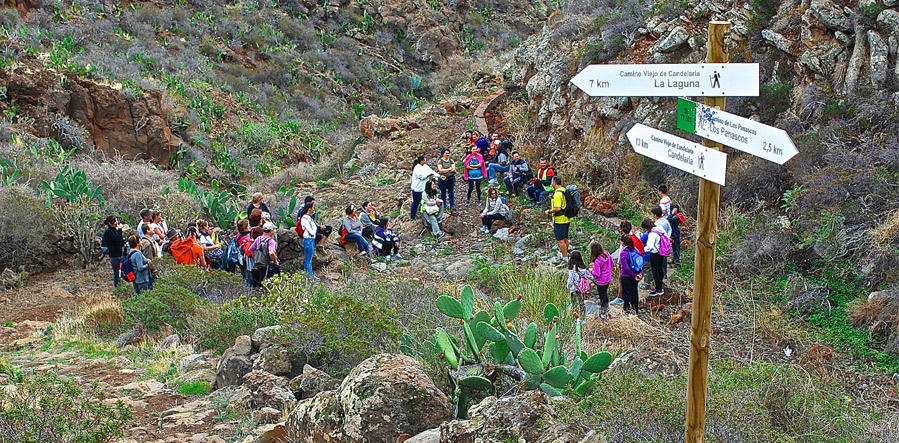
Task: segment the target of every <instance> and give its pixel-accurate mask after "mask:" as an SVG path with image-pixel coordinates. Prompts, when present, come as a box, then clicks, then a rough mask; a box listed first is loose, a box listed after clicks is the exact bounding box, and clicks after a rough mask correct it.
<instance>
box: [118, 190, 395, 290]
mask: <svg viewBox="0 0 899 443" xmlns="http://www.w3.org/2000/svg"><path fill="white" fill-rule="evenodd" d="M315 205H316V200H315V197H313V196H307V197H306V198H305V199H304V201H303V206H302V207H301V208H300V210H299V211H298V212H297V223H296V226H295V227H294V229H295V231H296V232H297V235H298V236H299V238H300V239H302V244H303V252H304V263H303V266H304V269H305V271H306V272H307V273H308V274H309V276H310V278H312V279H313V280H314V281H315V282H319V281H320V278H319V277H318V276H316V275H315V273H314V272H313V270H312V258H313V255H314V252H315V250H316V248H319V249H321V247H322V245H323V243H324V242H325V240H326V239H327V238H328V237H329V236H330V235H331V233H332V231H333V229H332V228H331V226H329V225H321V224H319V223H318V222H317V221H316V220H317V217H316V212H315ZM345 213H346V216H345V217H344V218H343V220H342V221H341V224H340V239H339V240H338V241H339V242H340V244H341V245H346V243H347V242H353V243H355V244H356V246H357V247H358V248H359V253H360V255H361V256H364V257H369V258H370V260H372V261H375V259H374V258H373V257H371V255H372V254H376V255H379V256H381V257H384V259H385V260H390V259H402V258H403V256H402V255H400V244H401V242H400V239H399V237H398V236H397V235H396V234H394V233H393V228H392V224H391V223H390V220H389V219H388V218H387V217H381V216H380V215H379V212H378V210H377V209H376V208H375V206H374V203H372V202H370V201H367V202H364V203H363V204H362V205H360V206H356V205H349V206H347V207H346V211H345ZM140 217H141V221H140V222H139V223H138V224H137V227H136V228H135V233H134V234H132V235H130V236H129V237H128V238H124V237H123V233H122V227H121V225H120V223H119V219H118V217H116V216H115V215H112V214H110V215H108V216H107V217H106V219H105V220H104V224H105V225H106V230H105V231H104V233H103V236H102V237H101V240H100V245H101V248H102V251H103V253H104V254H106V255H108V256H109V262H110V265H111V266H112V271H113V284H114V285H115V286H118V284H119V282H120V280H121V279H124V280H126V281H127V282H130V283H132V284H133V285H134V291H135V293H137V294H140V293H141V292H143V291H144V290H147V289H151V288H152V287H153V281H154V280H155V278H156V267H155V265H154V262H153V260H155V259H157V258H159V257H161V256H162V255H163V254H168V255H170V256H172V257H173V258H174V260H175V262H176V263H178V264H183V265H196V266H197V267H199V268H200V269H204V270H212V269H221V270H226V271H232V272H240V273H241V275H242V276H243V277H244V279H245V280H246V282H247V284H248V285H250V286H253V287H259V286H261V285H262V282H263V281H265V280H266V279H268V278H269V277H272V276H274V275H278V274H280V273H281V262H280V260H279V258H278V242H277V241H276V239H275V238H274V236H275V231H276V226H275V224H274V223H273V222H272V218H271V212H270V211H269V209H268V206H266V204H265V202H264V201H263V195H262V193H258V192H257V193H255V194H253V196H252V201H251V203H250V204H249V206H248V207H247V217H246V218H242V219H240V220H238V221H237V223H236V230H235V232H234V235H233V236H232V238H233V240H232V241H231V242H230V243H225V242H223V241H222V239H221V238H220V236H219V234H218V233H217V232H216V231H215V230H214V229H212V228H213V227H212V225H210V224H209V223H208V222H206V221H204V220H197V221H195V222H191V223H189V224H188V225H187V229H186V231H184V232H182V231H179V230H177V229H170V228H169V227H168V224H167V223H166V221H165V220H164V218H163V215H162V212H160V211H158V210H152V209H146V208H145V209H143V210H141V211H140Z"/></svg>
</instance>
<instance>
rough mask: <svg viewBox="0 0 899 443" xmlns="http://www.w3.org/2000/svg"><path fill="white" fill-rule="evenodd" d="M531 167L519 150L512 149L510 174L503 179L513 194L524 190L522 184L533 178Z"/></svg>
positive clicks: (507, 188)
mask: <svg viewBox="0 0 899 443" xmlns="http://www.w3.org/2000/svg"><path fill="white" fill-rule="evenodd" d="M531 175H532V174H531V167H530V166H528V162H526V161H525V160H524V159H523V158H521V155H520V154H519V153H518V151H512V161H511V162H509V174H508V175H506V178H505V179H503V183H505V184H506V190H507V191H509V193H510V194H512V195H518V194H519V193H521V191H522V186H524V184H525V183H527V182H528V181H529V180H530V179H531Z"/></svg>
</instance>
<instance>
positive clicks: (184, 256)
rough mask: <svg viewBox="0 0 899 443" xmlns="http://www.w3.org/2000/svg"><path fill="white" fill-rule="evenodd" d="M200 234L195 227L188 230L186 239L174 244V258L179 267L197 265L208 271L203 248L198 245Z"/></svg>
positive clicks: (176, 241)
mask: <svg viewBox="0 0 899 443" xmlns="http://www.w3.org/2000/svg"><path fill="white" fill-rule="evenodd" d="M198 237H199V233H198V232H197V228H196V227H195V226H190V227H188V228H187V233H186V235H185V236H184V238H178V239H176V240H174V241H173V242H172V247H171V251H172V256H173V257H174V258H175V263H178V264H179V265H195V266H197V267H199V268H200V269H204V270H206V269H208V266H207V264H206V257H205V256H204V255H203V247H202V246H200V245H199V244H197V238H198Z"/></svg>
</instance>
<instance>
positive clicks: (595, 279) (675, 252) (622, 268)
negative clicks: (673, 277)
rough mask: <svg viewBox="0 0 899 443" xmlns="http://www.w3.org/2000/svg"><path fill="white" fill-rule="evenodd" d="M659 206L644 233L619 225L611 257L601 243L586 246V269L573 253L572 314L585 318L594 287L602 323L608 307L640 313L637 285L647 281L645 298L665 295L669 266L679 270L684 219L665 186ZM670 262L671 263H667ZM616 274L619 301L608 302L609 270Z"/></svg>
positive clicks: (570, 275) (625, 223)
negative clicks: (614, 306) (618, 307)
mask: <svg viewBox="0 0 899 443" xmlns="http://www.w3.org/2000/svg"><path fill="white" fill-rule="evenodd" d="M658 193H659V196H660V199H659V204H658V205H657V206H655V207H653V208H652V211H651V214H652V218H644V219H643V221H642V223H641V224H640V227H641V228H642V232H640V233H639V235H638V233H637V232H636V231H635V230H634V229H633V226H632V225H631V223H630V222H629V221H622V222H621V224H620V225H619V229H620V232H621V237H620V245H619V247H618V249H617V250H616V251H615V252H614V253H609V252H608V251H607V250H606V249H604V248H603V247H602V245H601V244H600V243H599V242H596V241H593V242H591V243H590V246H589V249H590V251H589V252H590V257H589V260H590V261H589V263H590V264H589V266H588V265H587V264H586V263H585V261H584V258H585V254H583V253H581V252H580V251H577V250H575V251H571V254H570V256H569V257H564V256H563V261H565V262H567V263H568V282H567V286H568V290H569V292H570V294H571V306H572V309H576V310H577V312H579V313H581V314H584V312H585V303H584V301H585V299H587V298H589V297H590V292H591V287H592V286H595V287H596V294H597V296H598V298H599V304H600V312H599V315H600V317H601V318H605V317H606V316H608V315H609V305H624V306H623V308H624V311H625V312H626V313H627V312H631V311H633V313H634V314H639V313H640V308H639V301H640V300H639V295H638V288H639V286H638V283H639V281H640V280H641V279H645V283H644V286H643V288H644V289H650V292H649V296H650V297H656V296H659V295H662V294H664V293H665V279H666V278H667V277H668V266H669V265H670V266H672V267H678V266H680V248H681V228H680V227H681V225H682V224H683V223H684V215H683V214H682V213H681V211H680V207H679V206H678V205H677V204H676V203H672V200H671V197H669V196H668V188H667V186H665V185H660V186H659V187H658ZM669 260H670V263H669ZM615 269H617V270H618V278H619V280H618V282H619V285H618V296H617V297H616V298H615V299H614V300H612V301H611V302H610V301H609V297H608V290H609V284H610V283H611V282H612V273H613V271H614V270H615Z"/></svg>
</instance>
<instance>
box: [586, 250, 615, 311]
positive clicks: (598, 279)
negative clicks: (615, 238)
mask: <svg viewBox="0 0 899 443" xmlns="http://www.w3.org/2000/svg"><path fill="white" fill-rule="evenodd" d="M590 262H591V263H592V264H593V265H592V266H591V269H590V273H591V274H592V275H593V284H595V285H596V294H597V295H599V306H600V310H599V314H600V316H604V315H605V314H606V313H607V312H608V311H609V284H610V283H612V268H613V267H614V265H615V262H614V261H613V260H612V255H611V254H609V253H608V252H606V251H605V250H604V249H603V247H602V244H600V243H599V242H597V241H593V242H590Z"/></svg>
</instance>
